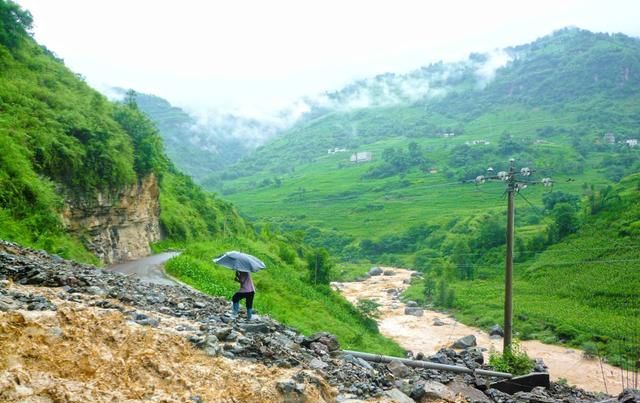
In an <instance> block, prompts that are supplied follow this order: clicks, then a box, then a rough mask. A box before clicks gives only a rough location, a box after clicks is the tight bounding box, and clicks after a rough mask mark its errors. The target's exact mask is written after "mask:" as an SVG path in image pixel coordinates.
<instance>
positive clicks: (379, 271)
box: [369, 267, 383, 276]
mask: <svg viewBox="0 0 640 403" xmlns="http://www.w3.org/2000/svg"><path fill="white" fill-rule="evenodd" d="M382 273H383V270H382V269H381V268H379V267H372V268H371V270H369V275H370V276H379V275H381V274H382Z"/></svg>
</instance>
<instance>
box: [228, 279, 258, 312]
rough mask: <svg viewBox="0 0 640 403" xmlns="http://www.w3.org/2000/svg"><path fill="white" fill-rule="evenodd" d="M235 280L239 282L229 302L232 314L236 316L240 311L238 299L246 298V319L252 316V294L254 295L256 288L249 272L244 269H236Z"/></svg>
mask: <svg viewBox="0 0 640 403" xmlns="http://www.w3.org/2000/svg"><path fill="white" fill-rule="evenodd" d="M235 280H236V281H237V282H238V283H240V289H239V290H238V292H236V293H235V294H233V297H232V298H231V302H233V308H232V309H233V311H232V312H233V316H238V313H239V312H240V301H242V300H243V299H245V298H246V302H245V303H246V304H247V319H248V320H251V319H252V317H253V296H254V295H256V288H255V286H254V285H253V281H252V280H251V274H249V273H248V272H246V271H237V272H236V277H235Z"/></svg>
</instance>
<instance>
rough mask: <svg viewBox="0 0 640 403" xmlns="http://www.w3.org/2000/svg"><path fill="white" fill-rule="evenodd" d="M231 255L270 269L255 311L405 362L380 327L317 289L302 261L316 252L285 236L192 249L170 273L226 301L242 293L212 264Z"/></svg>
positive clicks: (259, 283)
mask: <svg viewBox="0 0 640 403" xmlns="http://www.w3.org/2000/svg"><path fill="white" fill-rule="evenodd" d="M229 250H242V251H245V252H247V253H251V254H254V255H256V256H259V257H260V259H261V260H263V261H264V262H265V264H266V266H267V268H266V269H265V270H262V271H260V272H259V273H256V274H253V275H252V277H253V281H254V284H255V286H256V299H255V301H254V308H255V309H256V310H257V312H258V314H261V313H268V314H269V315H270V316H272V317H273V318H275V319H277V320H279V321H281V322H283V323H286V324H287V325H289V326H292V327H295V328H296V329H297V330H298V331H300V332H302V333H304V334H307V335H310V334H312V333H315V332H319V331H328V332H331V333H333V334H335V335H336V336H337V337H338V340H339V341H340V343H341V346H342V348H347V349H354V350H360V351H370V352H376V353H379V354H390V355H395V356H402V355H403V350H402V349H401V348H400V347H399V346H398V345H397V344H396V343H394V342H391V341H390V340H388V339H387V338H385V337H383V336H382V335H380V333H379V332H378V327H377V325H376V323H375V321H373V320H372V319H370V318H367V317H366V316H365V315H363V313H362V312H360V311H359V310H358V309H356V308H355V307H354V306H353V305H351V304H350V303H349V302H348V301H347V300H346V299H344V298H343V297H342V296H340V295H339V294H338V293H337V292H335V291H333V290H332V289H331V288H330V287H329V285H328V284H321V283H320V282H318V284H314V282H315V281H314V280H315V279H314V276H313V274H312V272H311V271H310V270H309V266H308V265H307V263H306V262H305V261H304V258H305V257H308V256H311V255H313V253H314V251H311V250H305V248H304V247H303V246H302V245H296V241H295V240H294V239H291V238H286V237H283V236H282V235H269V236H268V241H265V240H264V239H259V240H248V239H244V238H241V237H234V238H222V239H218V240H215V241H210V242H202V243H190V244H189V245H188V246H187V247H186V249H185V251H184V252H183V253H182V254H181V255H180V256H179V257H176V258H173V259H172V260H170V261H169V262H168V264H167V271H168V272H169V273H170V274H171V275H174V276H176V277H177V278H178V279H180V280H181V281H183V282H185V283H187V284H190V285H192V286H194V287H196V288H197V289H199V290H201V291H204V292H206V293H209V294H211V295H221V296H224V297H226V298H229V299H230V298H231V296H232V295H233V294H234V293H235V292H236V291H237V290H238V284H237V283H235V282H234V280H233V272H232V271H231V270H229V269H226V268H223V267H221V266H217V265H214V264H213V263H212V259H213V258H214V257H216V256H219V255H221V254H222V253H224V252H226V251H229Z"/></svg>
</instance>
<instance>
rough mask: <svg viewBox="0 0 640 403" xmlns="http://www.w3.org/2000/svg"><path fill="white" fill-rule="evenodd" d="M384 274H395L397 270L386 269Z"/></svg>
mask: <svg viewBox="0 0 640 403" xmlns="http://www.w3.org/2000/svg"><path fill="white" fill-rule="evenodd" d="M382 274H383V275H385V276H394V275H395V274H396V272H395V271H393V270H385V271H384V272H383V273H382Z"/></svg>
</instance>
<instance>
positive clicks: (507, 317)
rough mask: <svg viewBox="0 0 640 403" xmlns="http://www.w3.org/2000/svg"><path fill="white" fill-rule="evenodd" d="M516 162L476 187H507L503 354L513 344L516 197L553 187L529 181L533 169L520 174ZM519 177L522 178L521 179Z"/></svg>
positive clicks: (546, 182)
mask: <svg viewBox="0 0 640 403" xmlns="http://www.w3.org/2000/svg"><path fill="white" fill-rule="evenodd" d="M514 164H515V160H514V159H513V158H512V159H510V160H509V171H500V172H498V174H497V175H495V176H494V175H493V168H488V169H487V174H488V175H487V176H484V175H480V176H478V177H476V180H475V182H476V185H480V184H483V183H485V181H487V180H499V181H503V182H505V183H506V185H507V189H506V193H507V231H506V232H507V253H506V257H505V274H504V344H503V347H502V352H503V354H504V353H506V352H508V351H511V344H512V343H513V340H512V337H513V239H514V234H515V200H514V199H515V195H516V193H518V192H519V191H520V190H522V189H525V188H526V187H527V186H528V185H531V184H538V183H541V184H542V185H544V186H552V184H553V182H552V181H551V178H543V179H542V181H540V182H535V181H529V180H527V179H525V178H528V177H529V176H530V175H531V174H532V173H533V172H535V171H534V170H532V169H529V168H522V169H520V172H518V171H516V169H515V167H514ZM518 176H522V177H523V178H522V179H519V178H518Z"/></svg>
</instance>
